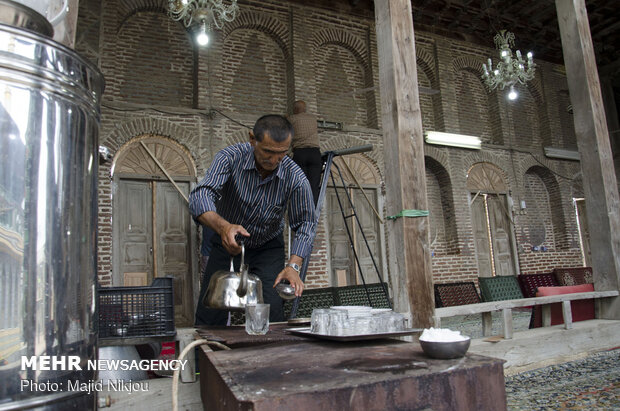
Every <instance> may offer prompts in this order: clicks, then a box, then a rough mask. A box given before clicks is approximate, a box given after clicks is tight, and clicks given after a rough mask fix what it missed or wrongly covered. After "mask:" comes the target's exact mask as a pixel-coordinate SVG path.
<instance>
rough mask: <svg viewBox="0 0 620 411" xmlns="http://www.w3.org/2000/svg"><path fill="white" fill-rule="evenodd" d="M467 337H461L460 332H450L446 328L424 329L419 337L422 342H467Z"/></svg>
mask: <svg viewBox="0 0 620 411" xmlns="http://www.w3.org/2000/svg"><path fill="white" fill-rule="evenodd" d="M468 338H469V337H465V336H463V335H461V332H460V331H452V330H449V329H447V328H433V327H431V328H425V329H424V331H423V332H422V335H421V336H420V340H422V341H435V342H454V341H463V340H467V339H468Z"/></svg>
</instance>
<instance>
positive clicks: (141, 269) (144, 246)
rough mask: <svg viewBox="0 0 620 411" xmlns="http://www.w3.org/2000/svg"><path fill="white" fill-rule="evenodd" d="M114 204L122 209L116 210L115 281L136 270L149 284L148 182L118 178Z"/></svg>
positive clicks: (149, 187)
mask: <svg viewBox="0 0 620 411" xmlns="http://www.w3.org/2000/svg"><path fill="white" fill-rule="evenodd" d="M117 205H118V207H117V209H118V210H122V212H119V213H117V214H116V218H117V219H118V223H117V226H116V227H117V230H116V231H117V233H118V238H119V247H118V256H119V258H118V259H117V261H119V267H117V270H115V271H116V273H118V274H119V275H120V278H118V280H117V281H116V285H123V284H124V283H125V277H127V276H130V277H133V278H135V276H136V275H139V274H144V278H145V280H146V281H147V284H150V282H151V281H152V279H153V277H152V273H153V231H152V229H153V224H152V214H153V208H152V192H151V183H150V182H149V181H140V180H124V179H123V180H119V182H118V196H117ZM147 284H142V285H147Z"/></svg>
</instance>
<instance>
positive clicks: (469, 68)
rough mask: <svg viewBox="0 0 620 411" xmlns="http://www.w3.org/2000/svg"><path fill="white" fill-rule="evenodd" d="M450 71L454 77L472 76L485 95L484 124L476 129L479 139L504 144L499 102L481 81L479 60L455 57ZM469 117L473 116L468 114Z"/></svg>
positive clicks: (494, 94) (493, 92)
mask: <svg viewBox="0 0 620 411" xmlns="http://www.w3.org/2000/svg"><path fill="white" fill-rule="evenodd" d="M452 69H453V70H454V73H455V75H458V74H459V72H467V73H470V74H472V75H473V76H474V77H475V78H476V80H477V82H478V84H480V86H481V87H482V90H483V92H484V93H486V111H485V112H486V114H485V115H486V119H485V124H484V125H481V126H482V127H481V128H479V129H477V130H476V132H477V133H478V132H479V133H482V134H483V135H481V137H483V141H484V142H490V143H492V144H504V135H503V131H502V120H501V115H500V106H499V101H498V98H497V91H496V90H490V89H489V88H488V87H487V85H486V84H485V83H484V81H483V80H482V72H483V70H482V63H481V61H480V59H479V58H477V57H475V56H461V57H457V58H455V59H454V60H452ZM461 108H463V110H466V109H465V108H464V107H461V106H459V107H458V112H459V116H460V115H461ZM466 111H467V110H466ZM469 115H473V114H471V113H470V114H469ZM477 115H482V113H477ZM470 132H472V130H470ZM485 132H487V133H488V135H484V134H485ZM465 134H467V133H465Z"/></svg>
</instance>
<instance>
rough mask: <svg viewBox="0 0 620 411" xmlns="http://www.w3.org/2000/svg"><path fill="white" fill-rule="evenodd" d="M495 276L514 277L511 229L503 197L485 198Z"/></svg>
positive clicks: (492, 196)
mask: <svg viewBox="0 0 620 411" xmlns="http://www.w3.org/2000/svg"><path fill="white" fill-rule="evenodd" d="M487 202H488V210H489V223H490V225H491V227H490V228H491V229H490V232H491V241H492V242H493V261H494V265H495V275H515V269H514V267H515V264H514V257H513V249H512V229H511V226H510V224H511V220H510V215H508V207H507V206H506V196H505V195H489V196H487Z"/></svg>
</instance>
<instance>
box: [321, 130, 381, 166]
mask: <svg viewBox="0 0 620 411" xmlns="http://www.w3.org/2000/svg"><path fill="white" fill-rule="evenodd" d="M320 140H321V143H320V144H321V151H334V150H338V149H342V148H348V147H355V146H363V145H365V144H368V141H365V140H362V139H361V138H359V137H354V136H343V135H337V136H329V138H327V136H326V137H325V138H323V136H321V138H320ZM378 151H379V150H371V151H369V152H366V153H362V154H363V155H364V156H365V157H367V158H369V159H371V160H372V163H373V164H374V167H376V169H377V170H379V167H378V166H377V165H378V164H379V163H380V162H382V161H383V157H382V155H381V154H380V153H379V152H378ZM379 174H380V175H381V174H382V173H381V172H380V171H379Z"/></svg>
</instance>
